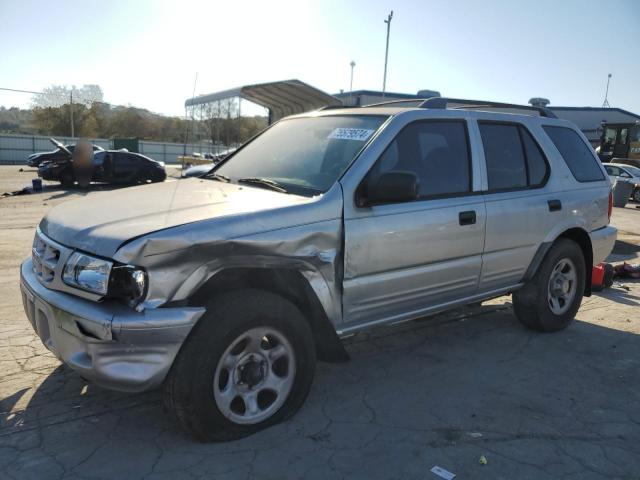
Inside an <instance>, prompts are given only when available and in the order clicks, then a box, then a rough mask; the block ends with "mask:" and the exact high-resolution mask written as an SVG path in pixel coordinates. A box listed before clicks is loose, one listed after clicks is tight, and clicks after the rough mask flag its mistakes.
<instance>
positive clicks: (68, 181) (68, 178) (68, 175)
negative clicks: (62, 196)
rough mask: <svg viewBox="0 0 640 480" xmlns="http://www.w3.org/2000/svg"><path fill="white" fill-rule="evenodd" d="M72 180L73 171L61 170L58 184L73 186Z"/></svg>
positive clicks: (73, 180) (73, 179)
mask: <svg viewBox="0 0 640 480" xmlns="http://www.w3.org/2000/svg"><path fill="white" fill-rule="evenodd" d="M74 182H75V178H74V176H73V172H71V171H69V170H65V171H64V172H62V175H60V184H61V185H62V186H63V187H67V188H68V187H73V183H74Z"/></svg>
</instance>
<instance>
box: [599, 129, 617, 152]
mask: <svg viewBox="0 0 640 480" xmlns="http://www.w3.org/2000/svg"><path fill="white" fill-rule="evenodd" d="M617 136H618V130H617V129H615V128H611V127H607V128H605V130H604V139H603V142H602V150H603V151H605V152H608V151H609V150H611V146H612V145H614V144H615V143H616V137H617Z"/></svg>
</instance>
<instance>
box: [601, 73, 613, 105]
mask: <svg viewBox="0 0 640 480" xmlns="http://www.w3.org/2000/svg"><path fill="white" fill-rule="evenodd" d="M610 80H611V74H609V75H607V90H606V91H605V92H604V102H602V108H611V106H610V105H609V100H608V99H607V97H608V96H609V81H610Z"/></svg>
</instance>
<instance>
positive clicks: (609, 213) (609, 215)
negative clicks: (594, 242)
mask: <svg viewBox="0 0 640 480" xmlns="http://www.w3.org/2000/svg"><path fill="white" fill-rule="evenodd" d="M612 213H613V192H612V191H611V190H609V208H607V216H608V217H609V221H611V214H612Z"/></svg>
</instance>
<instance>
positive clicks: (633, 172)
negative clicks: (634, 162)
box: [624, 165, 640, 177]
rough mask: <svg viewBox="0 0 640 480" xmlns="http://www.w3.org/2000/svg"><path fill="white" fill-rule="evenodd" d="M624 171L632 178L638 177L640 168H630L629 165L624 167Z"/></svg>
mask: <svg viewBox="0 0 640 480" xmlns="http://www.w3.org/2000/svg"><path fill="white" fill-rule="evenodd" d="M624 169H625V170H626V171H627V172H629V173H630V174H631V175H633V176H634V177H640V168H636V167H630V166H629V165H625V166H624Z"/></svg>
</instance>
